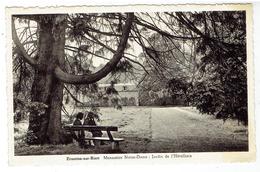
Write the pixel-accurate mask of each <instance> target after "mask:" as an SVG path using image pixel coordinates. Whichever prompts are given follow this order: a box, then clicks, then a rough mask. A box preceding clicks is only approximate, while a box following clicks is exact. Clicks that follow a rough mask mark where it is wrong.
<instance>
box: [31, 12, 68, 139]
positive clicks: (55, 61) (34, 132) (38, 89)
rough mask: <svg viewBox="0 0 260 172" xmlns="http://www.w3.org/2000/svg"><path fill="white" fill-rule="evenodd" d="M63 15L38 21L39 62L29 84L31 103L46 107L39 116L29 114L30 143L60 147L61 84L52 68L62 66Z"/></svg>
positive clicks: (63, 42)
mask: <svg viewBox="0 0 260 172" xmlns="http://www.w3.org/2000/svg"><path fill="white" fill-rule="evenodd" d="M64 19H65V18H64V15H56V16H48V17H46V18H44V19H42V20H41V21H40V22H39V27H40V31H39V43H38V48H39V55H38V56H39V59H38V62H37V63H38V66H40V68H35V76H34V82H33V85H32V101H33V102H41V103H44V104H46V105H47V106H48V108H47V110H46V112H45V113H44V114H42V115H40V116H39V114H38V112H31V114H30V117H29V128H28V134H27V142H28V143H29V144H45V143H50V144H60V143H62V136H61V135H62V132H61V108H62V100H63V87H64V86H63V83H62V82H61V81H59V80H58V79H57V78H55V76H54V72H53V71H54V69H55V66H57V65H59V66H61V68H63V67H64V46H65V20H64Z"/></svg>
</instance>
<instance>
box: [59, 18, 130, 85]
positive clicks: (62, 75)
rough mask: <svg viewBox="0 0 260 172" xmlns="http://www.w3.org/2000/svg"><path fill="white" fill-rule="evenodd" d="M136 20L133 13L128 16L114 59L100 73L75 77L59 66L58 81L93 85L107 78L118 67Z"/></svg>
mask: <svg viewBox="0 0 260 172" xmlns="http://www.w3.org/2000/svg"><path fill="white" fill-rule="evenodd" d="M133 19H134V14H133V13H128V14H127V20H126V23H125V26H124V28H123V32H122V37H121V38H120V43H119V45H118V47H117V50H116V52H115V54H114V56H113V58H112V59H111V60H110V61H109V62H108V63H107V64H106V65H105V66H104V67H103V68H102V69H100V70H99V71H97V72H95V73H93V74H86V75H73V74H69V73H66V72H64V71H63V70H62V69H61V68H60V67H59V66H57V67H56V68H55V75H56V77H57V78H58V79H60V80H61V81H62V82H64V83H69V84H91V83H95V82H97V81H99V80H100V79H102V78H104V77H106V76H107V75H108V74H109V73H110V72H111V71H112V70H113V68H114V67H115V66H116V65H117V63H118V62H119V61H120V59H121V58H122V57H123V53H124V50H125V47H126V44H127V40H128V37H129V33H130V30H131V26H132V22H133Z"/></svg>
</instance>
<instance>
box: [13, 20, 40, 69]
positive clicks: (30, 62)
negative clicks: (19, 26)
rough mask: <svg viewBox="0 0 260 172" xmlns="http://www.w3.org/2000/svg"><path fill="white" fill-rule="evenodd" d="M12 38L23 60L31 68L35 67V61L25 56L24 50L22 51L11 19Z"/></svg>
mask: <svg viewBox="0 0 260 172" xmlns="http://www.w3.org/2000/svg"><path fill="white" fill-rule="evenodd" d="M12 38H13V41H14V43H15V45H16V46H17V47H18V48H19V51H20V52H21V53H22V57H23V60H24V61H26V62H27V63H29V64H30V65H31V66H36V64H37V62H36V60H34V59H32V58H31V57H30V56H29V55H28V54H27V52H26V50H25V49H24V47H23V45H22V43H21V42H20V40H19V38H18V36H17V32H16V29H15V24H14V20H13V19H12Z"/></svg>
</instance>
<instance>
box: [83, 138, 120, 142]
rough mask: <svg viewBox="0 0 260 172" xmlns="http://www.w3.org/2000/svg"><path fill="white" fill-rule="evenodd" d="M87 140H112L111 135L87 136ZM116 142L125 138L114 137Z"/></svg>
mask: <svg viewBox="0 0 260 172" xmlns="http://www.w3.org/2000/svg"><path fill="white" fill-rule="evenodd" d="M85 140H100V141H111V140H110V139H109V137H86V138H85ZM113 141H115V142H121V141H124V139H123V138H113Z"/></svg>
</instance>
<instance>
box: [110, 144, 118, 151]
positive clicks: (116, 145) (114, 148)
mask: <svg viewBox="0 0 260 172" xmlns="http://www.w3.org/2000/svg"><path fill="white" fill-rule="evenodd" d="M111 145H112V150H118V149H119V142H112V143H111Z"/></svg>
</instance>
